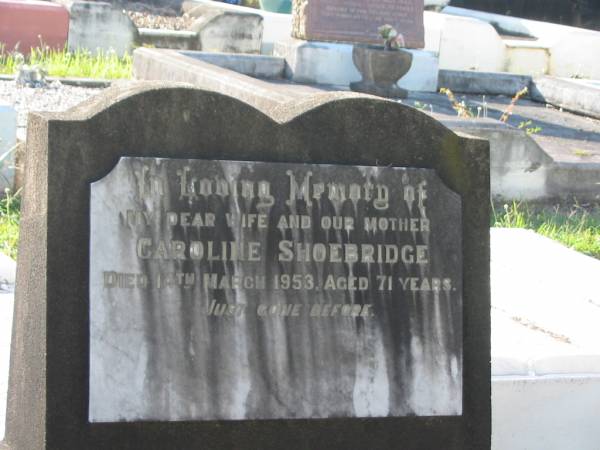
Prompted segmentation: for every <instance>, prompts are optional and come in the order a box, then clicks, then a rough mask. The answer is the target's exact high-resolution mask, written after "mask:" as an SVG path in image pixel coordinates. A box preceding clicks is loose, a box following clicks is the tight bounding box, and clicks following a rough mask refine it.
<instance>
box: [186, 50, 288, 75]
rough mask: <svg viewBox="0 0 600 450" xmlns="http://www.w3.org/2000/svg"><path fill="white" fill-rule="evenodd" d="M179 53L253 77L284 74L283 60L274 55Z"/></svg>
mask: <svg viewBox="0 0 600 450" xmlns="http://www.w3.org/2000/svg"><path fill="white" fill-rule="evenodd" d="M181 54H182V55H184V56H188V57H190V58H194V59H198V60H200V61H205V62H207V63H210V64H214V65H215V66H218V67H222V68H224V69H229V70H233V71H234V72H238V73H241V74H244V75H248V76H250V77H254V78H275V79H282V78H283V76H284V74H285V60H284V59H283V58H277V57H276V56H266V55H242V54H236V55H232V54H231V53H214V52H181Z"/></svg>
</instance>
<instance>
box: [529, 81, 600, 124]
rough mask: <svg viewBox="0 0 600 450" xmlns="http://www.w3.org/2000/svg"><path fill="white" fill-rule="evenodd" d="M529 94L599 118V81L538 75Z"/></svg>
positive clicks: (545, 101)
mask: <svg viewBox="0 0 600 450" xmlns="http://www.w3.org/2000/svg"><path fill="white" fill-rule="evenodd" d="M531 95H532V97H533V98H534V99H535V100H536V101H539V102H544V103H549V104H551V105H554V106H557V107H559V108H563V109H566V110H568V111H573V112H575V113H578V114H585V115H588V116H591V117H595V118H596V119H600V81H597V80H596V81H595V80H581V81H580V80H576V79H570V78H555V77H538V78H535V80H534V85H533V86H532V92H531Z"/></svg>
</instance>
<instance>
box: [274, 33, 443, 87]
mask: <svg viewBox="0 0 600 450" xmlns="http://www.w3.org/2000/svg"><path fill="white" fill-rule="evenodd" d="M353 47H354V45H353V44H350V43H348V44H346V43H335V42H320V41H304V40H300V39H286V40H284V41H279V42H276V43H275V47H274V49H273V55H274V56H279V57H282V58H285V60H286V63H287V66H286V78H289V79H290V80H291V81H293V82H296V83H306V84H324V85H334V86H344V87H345V86H349V85H350V83H351V82H354V81H359V80H360V79H361V75H360V73H359V71H358V70H357V69H356V67H355V66H354V62H353V61H352V48H353ZM406 50H407V51H409V52H411V53H412V55H413V62H412V66H411V68H410V70H409V71H408V73H407V74H406V75H404V76H403V77H402V79H401V80H400V81H399V83H398V86H399V87H401V88H402V89H406V90H409V91H418V92H437V89H438V71H439V65H438V62H439V61H438V56H437V55H436V54H435V53H434V52H430V51H426V50H414V49H406Z"/></svg>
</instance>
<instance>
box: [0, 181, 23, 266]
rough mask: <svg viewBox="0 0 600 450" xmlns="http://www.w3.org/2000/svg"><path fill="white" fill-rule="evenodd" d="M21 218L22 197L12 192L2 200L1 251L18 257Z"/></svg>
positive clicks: (14, 257) (0, 214)
mask: <svg viewBox="0 0 600 450" xmlns="http://www.w3.org/2000/svg"><path fill="white" fill-rule="evenodd" d="M20 220H21V199H20V196H19V195H18V193H17V194H15V195H11V194H10V192H7V194H6V195H5V196H4V198H3V199H2V200H0V252H2V253H4V254H6V255H8V256H10V257H11V258H13V259H16V258H17V243H18V241H19V222H20Z"/></svg>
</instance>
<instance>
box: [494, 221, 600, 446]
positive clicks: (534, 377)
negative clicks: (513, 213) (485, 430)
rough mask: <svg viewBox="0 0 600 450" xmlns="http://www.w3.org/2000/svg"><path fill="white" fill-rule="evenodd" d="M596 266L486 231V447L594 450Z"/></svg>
mask: <svg viewBox="0 0 600 450" xmlns="http://www.w3.org/2000/svg"><path fill="white" fill-rule="evenodd" d="M599 277H600V260H597V259H594V258H591V257H589V256H585V255H582V254H580V253H577V252H574V251H572V250H570V249H568V248H566V247H564V246H562V245H561V244H559V243H557V242H554V241H551V240H550V239H547V238H545V237H543V236H540V235H538V234H536V233H534V232H532V231H528V230H519V229H492V230H491V282H492V429H493V435H492V449H493V450H505V449H511V450H513V449H515V450H564V449H575V448H576V449H578V450H596V449H597V445H598V442H600V429H599V428H598V426H597V420H596V412H597V411H598V410H600V328H598V323H600V322H599V321H600V291H598V289H597V281H596V280H598V278H599Z"/></svg>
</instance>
